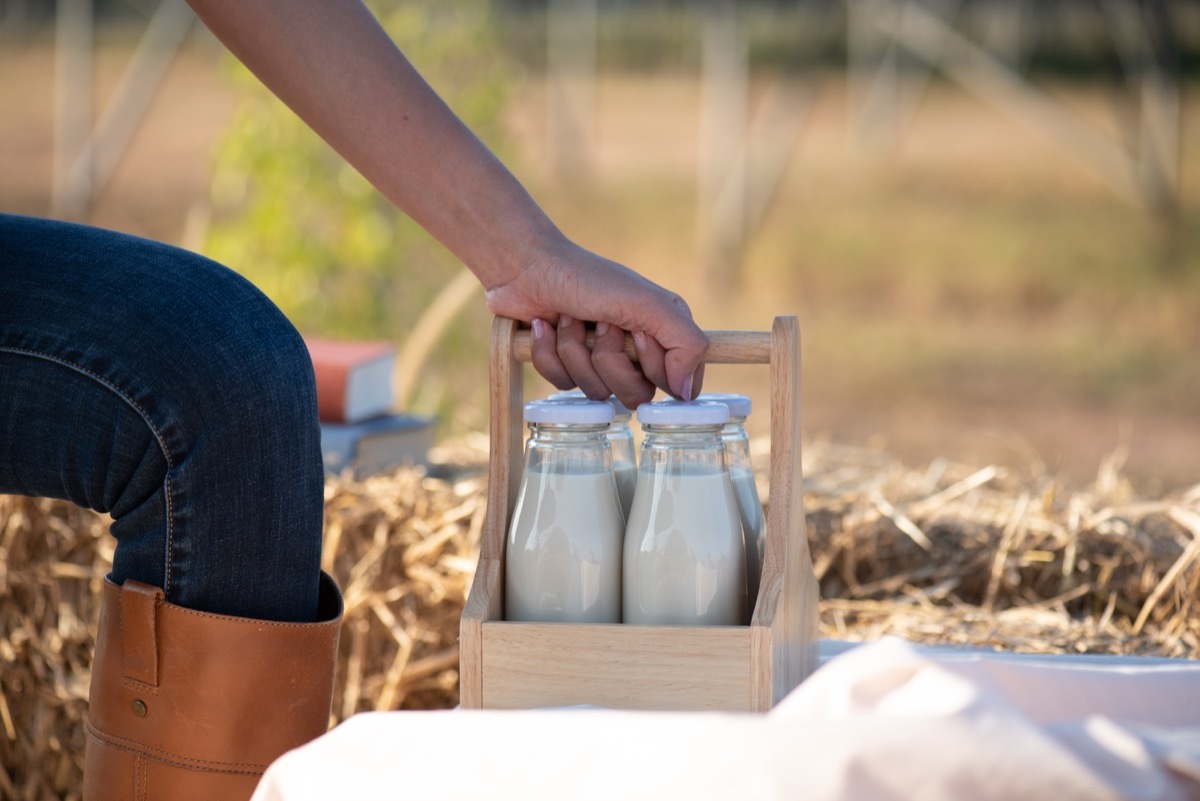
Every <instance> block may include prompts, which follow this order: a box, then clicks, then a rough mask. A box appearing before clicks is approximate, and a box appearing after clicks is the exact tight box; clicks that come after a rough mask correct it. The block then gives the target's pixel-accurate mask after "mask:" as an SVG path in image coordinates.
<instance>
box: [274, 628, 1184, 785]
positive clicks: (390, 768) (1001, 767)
mask: <svg viewBox="0 0 1200 801" xmlns="http://www.w3.org/2000/svg"><path fill="white" fill-rule="evenodd" d="M823 650H824V651H825V652H826V653H827V654H828V653H831V652H836V651H844V653H840V654H839V655H836V656H833V657H832V658H829V659H828V661H826V662H825V663H824V664H823V665H822V667H821V668H820V669H819V670H817V671H816V673H814V674H813V675H812V676H811V677H810V678H809V679H808V680H806V681H805V682H804V683H803V684H801V686H800V687H798V688H797V689H796V690H795V691H794V692H793V693H792V694H791V695H789V696H788V697H787V698H785V699H784V700H783V701H782V702H781V703H780V704H779V705H778V706H777V707H776V708H775V709H774V710H772V711H771V712H770V713H769V714H767V715H750V714H728V713H679V712H676V713H671V712H624V711H616V710H602V709H570V710H533V711H519V712H513V711H490V710H488V711H474V710H470V711H468V710H454V711H441V712H387V713H367V714H360V715H356V716H354V717H352V718H350V719H349V720H347V721H345V722H343V723H342V724H341V725H340V726H338V727H336V728H335V729H333V730H332V731H330V732H329V733H328V734H326V735H325V736H323V737H321V738H318V739H317V740H315V741H314V742H312V743H310V744H308V745H306V746H304V747H302V748H299V749H297V750H295V751H292V752H290V753H288V754H285V755H284V756H283V757H282V758H280V759H279V760H278V761H277V762H276V763H275V764H274V765H272V766H271V768H270V769H269V770H268V771H267V773H266V775H265V776H264V777H263V780H262V782H261V784H260V785H259V788H258V791H257V792H256V793H255V795H254V799H253V801H318V799H319V800H320V801H328V799H353V801H375V800H376V799H379V800H380V801H383V799H389V800H390V799H413V800H414V801H424V800H426V799H439V800H443V799H444V800H446V801H449V800H451V799H488V800H489V801H493V800H496V799H522V801H539V800H540V799H556V800H557V799H647V800H649V799H654V801H664V799H673V798H682V799H688V800H689V801H706V800H707V799H713V800H714V801H716V799H721V801H727V800H729V799H738V800H739V801H741V800H743V799H830V801H832V800H833V799H838V801H859V800H860V799H861V800H862V801H867V800H868V799H869V800H870V801H888V800H890V799H896V801H899V800H900V799H905V800H907V799H912V800H913V801H917V800H918V799H919V800H920V801H937V799H1019V801H1039V800H1040V799H1046V800H1047V801H1066V800H1067V799H1088V801H1101V800H1103V799H1139V800H1140V799H1164V800H1167V799H1169V800H1171V801H1174V800H1175V799H1180V801H1183V800H1184V799H1200V662H1195V661H1176V660H1156V659H1136V658H1072V657H1022V656H1013V655H996V654H990V653H982V652H977V651H970V652H963V651H956V650H952V649H939V648H918V647H914V646H912V645H909V644H906V643H903V642H900V641H897V640H883V641H880V642H877V643H870V644H865V645H860V646H858V647H853V648H848V647H846V646H842V645H839V644H837V643H823Z"/></svg>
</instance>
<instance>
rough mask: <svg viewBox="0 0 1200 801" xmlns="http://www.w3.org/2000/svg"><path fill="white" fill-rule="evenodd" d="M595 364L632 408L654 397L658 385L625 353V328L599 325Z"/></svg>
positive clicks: (626, 404) (593, 354)
mask: <svg viewBox="0 0 1200 801" xmlns="http://www.w3.org/2000/svg"><path fill="white" fill-rule="evenodd" d="M592 366H593V367H594V368H595V369H596V372H597V373H598V374H599V376H600V378H601V379H602V380H603V381H604V383H605V384H606V385H607V386H608V387H609V389H611V390H612V394H614V395H616V396H617V398H618V399H620V401H621V403H623V404H625V406H626V407H627V408H629V409H636V408H637V407H638V404H641V403H648V402H649V401H650V400H652V399H653V398H654V384H653V383H652V382H651V381H650V380H649V379H648V378H647V377H646V376H645V375H644V374H643V371H642V369H640V368H639V367H638V366H637V365H635V364H634V363H633V362H632V361H631V360H630V359H629V354H627V353H626V352H625V331H624V329H621V328H618V327H617V326H615V325H609V324H608V323H597V324H596V343H595V345H594V346H593V347H592Z"/></svg>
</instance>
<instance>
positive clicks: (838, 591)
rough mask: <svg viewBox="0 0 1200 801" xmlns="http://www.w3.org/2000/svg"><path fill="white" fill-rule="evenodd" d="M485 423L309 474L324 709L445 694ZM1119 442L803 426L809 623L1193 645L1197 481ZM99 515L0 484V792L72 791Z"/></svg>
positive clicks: (1049, 646)
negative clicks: (1052, 448) (423, 458)
mask: <svg viewBox="0 0 1200 801" xmlns="http://www.w3.org/2000/svg"><path fill="white" fill-rule="evenodd" d="M752 446H753V453H754V456H755V459H756V460H757V462H756V465H757V467H758V468H759V478H760V481H763V483H762V485H761V489H762V490H763V492H764V498H765V499H766V501H767V504H766V505H767V507H768V510H769V507H770V503H769V501H770V499H769V497H766V491H767V490H768V489H769V488H768V487H766V485H765V476H766V472H765V457H766V453H767V450H768V446H767V444H766V443H765V442H761V441H759V442H755V443H752ZM485 453H486V438H484V437H474V438H472V439H469V440H467V441H465V442H462V443H459V444H458V445H457V446H455V447H453V448H446V449H443V450H442V451H440V452H439V454H438V455H439V458H441V459H444V460H447V461H450V460H452V461H453V462H454V466H453V467H450V466H443V468H442V469H441V470H439V471H438V474H439V475H441V476H443V477H442V478H432V477H430V476H429V475H426V474H424V473H422V472H420V471H416V470H400V471H397V472H396V473H394V474H392V475H388V476H379V477H375V478H369V479H366V480H364V481H354V480H352V479H349V478H341V479H331V480H330V481H329V482H328V483H327V484H326V487H325V501H326V503H325V561H324V567H325V568H326V569H327V570H328V571H329V572H330V573H332V574H333V576H334V577H335V578H336V579H337V581H338V583H339V584H340V585H341V587H342V589H343V592H344V594H345V597H346V619H345V627H344V629H343V633H342V645H341V654H340V658H339V666H338V678H337V686H336V691H335V697H334V707H333V718H334V720H335V721H337V720H342V719H344V718H345V717H347V716H349V715H351V714H354V713H356V712H360V711H366V710H375V709H434V708H447V707H453V706H455V705H456V704H457V703H458V647H457V637H458V618H459V615H460V613H461V611H462V606H463V603H464V602H465V600H466V595H467V591H468V588H469V584H470V580H471V578H472V574H473V571H474V569H475V561H476V556H477V553H478V546H479V536H480V532H481V529H482V524H483V513H484V500H485V497H486V479H485V477H484V476H483V474H482V472H481V470H480V467H481V465H482V460H483V457H484V455H485ZM1118 466H1119V463H1118V461H1116V460H1114V461H1113V462H1112V463H1110V464H1107V465H1105V466H1102V469H1101V470H1100V472H1099V474H1098V477H1097V480H1096V482H1095V483H1094V484H1093V485H1092V486H1090V487H1086V488H1083V489H1080V490H1072V489H1070V488H1068V487H1065V486H1062V485H1060V484H1059V483H1058V482H1056V481H1055V480H1054V479H1053V477H1052V476H1047V475H1030V476H1018V475H1015V474H1013V473H1011V472H1005V471H1003V470H1001V469H999V468H997V467H983V468H978V467H968V466H964V465H957V464H952V463H948V462H942V461H939V462H935V463H933V464H931V465H928V466H927V467H925V468H924V469H922V470H912V469H908V468H906V467H905V466H904V465H902V464H900V463H899V462H897V461H896V460H894V459H892V458H890V457H889V456H888V455H887V454H883V453H879V452H875V451H867V450H862V449H852V448H845V447H839V446H835V445H830V444H827V443H810V444H809V445H808V446H807V448H806V452H805V456H804V470H805V476H806V480H805V489H806V498H805V500H806V511H807V516H808V532H809V537H810V540H811V543H812V555H813V561H814V567H815V569H816V571H817V574H818V576H819V578H820V581H821V591H822V597H823V598H824V599H825V600H824V601H823V602H822V605H821V634H822V636H826V637H837V638H839V639H860V640H869V639H875V638H878V637H880V636H883V635H886V634H892V635H898V636H901V637H904V638H906V639H909V640H912V641H914V642H924V643H955V644H964V645H968V644H969V645H974V646H984V647H995V648H1001V649H1004V650H1011V651H1028V652H1043V653H1059V652H1095V653H1115V654H1153V655H1162V656H1188V657H1192V658H1200V614H1198V613H1200V566H1198V564H1197V563H1198V562H1200V486H1197V487H1195V488H1193V489H1191V490H1190V491H1187V492H1181V493H1176V494H1174V495H1171V496H1167V497H1162V498H1155V499H1146V498H1140V497H1138V496H1137V494H1136V493H1135V492H1134V490H1133V488H1131V487H1130V486H1129V484H1128V483H1127V482H1126V481H1124V480H1123V478H1122V477H1121V475H1120V472H1119V470H1118V469H1117V467H1118ZM106 532H107V520H106V519H105V518H104V517H102V516H100V515H95V514H92V513H90V512H86V511H84V510H80V509H77V508H75V507H73V506H71V505H69V504H66V503H63V502H58V501H50V500H45V499H29V498H15V497H5V496H0V798H4V799H9V798H12V799H28V801H51V799H77V798H79V786H80V780H81V775H82V762H83V726H82V723H83V719H84V715H85V712H86V695H87V684H88V671H89V669H90V662H91V653H92V647H93V644H94V641H95V633H96V626H95V621H96V618H97V616H98V611H99V610H98V599H99V590H100V584H101V578H102V576H103V575H104V574H105V573H106V572H107V570H108V568H109V566H110V564H111V558H112V540H111V538H109V537H107V536H106Z"/></svg>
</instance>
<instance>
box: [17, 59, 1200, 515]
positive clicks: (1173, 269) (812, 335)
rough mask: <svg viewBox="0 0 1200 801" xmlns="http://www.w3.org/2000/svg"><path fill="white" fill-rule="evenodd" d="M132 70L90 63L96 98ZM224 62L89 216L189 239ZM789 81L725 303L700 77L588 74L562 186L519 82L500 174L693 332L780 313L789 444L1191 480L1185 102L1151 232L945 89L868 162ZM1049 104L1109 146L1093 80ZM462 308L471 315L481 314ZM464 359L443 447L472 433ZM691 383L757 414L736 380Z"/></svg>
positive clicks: (1138, 213) (477, 422)
mask: <svg viewBox="0 0 1200 801" xmlns="http://www.w3.org/2000/svg"><path fill="white" fill-rule="evenodd" d="M127 52H128V46H127V44H124V43H121V42H112V43H108V44H107V45H106V46H105V47H104V49H103V50H102V53H101V58H100V61H99V73H98V88H97V93H98V96H97V100H98V102H101V103H102V102H103V99H104V97H105V94H106V92H108V91H110V90H111V87H112V84H113V83H114V81H115V80H116V76H117V74H118V72H119V69H120V67H121V65H122V64H123V60H124V58H126V57H127ZM222 63H223V61H222V56H221V51H220V48H219V47H218V46H216V45H215V44H214V43H213V42H212V41H211V40H209V39H208V38H207V37H204V36H196V37H194V40H193V41H192V42H191V43H190V45H189V46H188V49H187V51H186V52H185V53H184V55H183V56H182V57H181V58H180V59H179V60H178V61H177V62H176V63H175V65H174V66H173V67H172V70H171V72H170V74H169V76H168V80H167V84H166V86H165V87H164V89H163V91H162V92H160V94H159V96H158V97H157V99H156V100H155V103H154V105H153V107H152V109H151V112H150V115H149V118H148V119H147V121H146V124H145V125H144V126H143V128H142V130H141V131H139V133H138V134H137V137H136V139H135V142H134V146H133V148H132V149H131V152H130V153H129V154H128V156H127V158H126V160H125V161H124V163H123V164H122V165H121V167H120V169H119V170H118V173H117V175H116V177H115V179H114V181H113V183H112V184H111V185H110V186H109V187H108V188H107V190H106V191H105V192H104V194H103V195H102V196H101V198H100V199H99V202H98V203H97V204H96V206H95V208H94V210H93V211H92V212H91V213H90V215H89V217H88V221H89V222H93V223H96V224H99V225H104V226H109V227H113V228H117V229H120V230H125V231H129V232H131V233H135V234H141V235H145V236H150V237H153V238H157V239H162V240H165V241H169V242H175V243H183V244H185V245H191V246H195V243H196V239H195V231H194V229H189V220H190V221H191V222H193V223H194V222H195V221H196V220H197V219H203V216H204V215H203V214H202V213H198V212H203V210H204V209H205V208H206V207H207V205H208V203H209V185H210V181H211V169H210V161H209V159H210V155H209V154H210V153H211V148H212V147H213V144H214V142H215V141H217V138H218V137H219V136H220V135H221V133H222V131H223V129H224V126H225V125H226V123H227V121H228V120H229V119H230V117H231V115H232V113H233V112H234V109H235V108H236V107H237V105H238V103H239V97H240V92H241V90H239V89H235V88H234V86H233V84H232V82H231V81H230V80H229V79H228V76H227V75H226V73H225V72H224V71H223V69H222V68H221V64H222ZM52 69H53V61H52V56H51V53H50V51H49V49H48V46H47V45H46V44H45V43H44V42H43V43H36V42H35V43H29V42H25V43H5V46H4V48H3V49H2V50H0V74H2V75H4V76H5V80H4V81H2V82H0V209H3V210H5V211H13V212H21V213H31V214H46V213H48V209H49V205H48V196H49V186H50V153H51V149H50V148H51V120H52ZM430 78H431V81H432V82H433V83H434V84H435V86H436V85H437V83H438V79H437V76H436V75H431V76H430ZM788 81H789V82H790V83H789V88H788V91H794V92H797V93H800V94H801V96H803V97H805V98H807V102H808V104H809V105H808V113H807V114H806V116H805V122H804V128H803V130H802V132H801V134H800V136H799V139H798V146H797V149H796V151H795V153H794V154H793V157H792V158H791V160H790V162H789V164H788V167H787V174H786V176H785V179H784V180H783V181H782V183H781V185H780V188H779V191H778V193H777V195H776V196H775V198H774V202H773V204H772V206H771V208H770V211H769V213H768V214H767V216H766V218H765V219H764V220H763V222H762V224H761V226H760V227H759V228H758V229H757V230H756V231H755V232H754V235H753V237H752V239H751V241H750V244H749V247H748V250H747V252H746V255H745V259H744V263H743V264H742V267H741V269H740V271H739V273H738V276H737V285H736V288H735V291H731V292H726V291H721V292H715V291H712V287H711V285H709V284H707V283H706V280H705V278H704V276H703V275H702V273H701V272H700V271H699V269H698V268H697V264H698V263H699V261H700V260H699V259H698V258H697V253H696V251H695V241H696V235H695V219H696V214H695V207H696V200H695V187H696V166H695V159H696V152H697V144H696V142H697V117H698V102H699V85H698V81H697V76H696V75H695V74H693V73H691V72H688V71H685V70H676V69H672V70H662V71H658V70H656V71H651V72H647V73H638V74H630V73H602V74H601V76H600V79H599V83H598V87H597V95H596V107H595V128H594V130H593V131H592V132H591V142H590V146H589V148H588V150H587V151H586V160H584V161H581V162H580V167H581V169H580V171H579V173H578V174H577V175H576V176H575V178H574V179H573V180H571V181H569V182H565V181H561V180H558V179H557V178H556V177H555V176H554V175H553V174H552V172H551V171H550V169H549V165H548V163H547V160H546V158H545V153H546V151H547V146H546V142H545V125H544V122H545V118H546V112H545V97H546V90H545V82H544V81H543V80H542V79H541V78H540V76H539V75H537V74H535V73H533V72H526V73H524V74H522V76H521V79H520V81H519V83H518V84H517V85H515V86H514V87H513V91H512V96H511V100H510V102H509V105H508V108H507V111H506V114H505V123H506V130H507V131H508V133H509V134H510V136H511V140H512V144H511V147H509V150H510V151H511V152H513V153H514V154H515V155H514V157H513V158H512V159H511V160H510V163H511V166H512V167H513V169H514V171H515V172H516V173H517V174H518V175H519V176H520V177H521V178H522V179H523V180H525V181H526V182H527V183H528V185H529V186H530V188H531V189H532V190H533V192H534V194H535V196H537V197H538V198H539V200H540V201H541V202H542V203H543V205H544V206H545V207H546V208H547V210H548V211H549V212H550V214H551V216H552V217H554V218H555V219H556V220H557V221H558V222H559V223H560V225H561V226H562V227H563V228H564V229H565V230H566V231H567V232H568V233H569V234H571V235H572V236H574V237H576V238H577V239H578V240H579V241H580V242H581V243H583V244H585V245H588V246H591V247H593V248H596V249H598V250H600V251H602V252H604V253H605V254H606V255H609V256H611V257H613V258H616V259H618V260H621V261H624V262H626V263H628V264H630V265H631V266H634V267H635V268H637V269H639V270H640V271H642V272H644V273H645V274H647V275H648V276H649V277H651V278H653V279H654V280H656V281H659V282H660V283H663V284H666V285H668V286H670V287H672V288H674V289H677V290H679V291H680V292H682V293H683V294H684V295H685V296H686V297H687V298H688V299H689V301H690V302H691V303H692V305H693V308H694V310H695V311H696V315H697V317H698V319H699V320H700V322H701V324H702V325H704V326H706V327H710V328H738V327H748V328H751V327H752V328H757V327H766V326H768V325H769V323H770V317H771V316H772V315H774V314H780V313H795V314H799V315H800V316H801V318H802V326H803V332H804V337H805V372H804V381H805V387H804V403H805V410H804V415H805V430H806V432H807V433H808V435H809V437H810V438H814V439H829V440H832V441H835V442H845V443H848V444H856V445H858V444H866V445H871V446H876V447H880V448H884V449H886V450H888V451H890V452H892V453H894V454H896V455H897V456H898V457H900V458H901V459H904V460H905V461H906V462H909V463H922V462H925V461H928V460H930V459H932V458H935V457H938V456H945V457H948V458H951V459H956V460H962V461H966V462H971V463H978V462H987V463H996V464H1001V465H1007V466H1011V467H1015V468H1017V469H1019V470H1022V471H1026V472H1028V473H1030V474H1039V473H1043V472H1048V473H1052V474H1056V475H1059V476H1061V477H1062V478H1064V479H1066V480H1070V481H1075V482H1087V481H1090V480H1091V479H1092V478H1093V477H1094V476H1095V472H1096V470H1097V466H1098V465H1099V464H1100V462H1101V460H1102V459H1103V458H1104V457H1105V456H1107V455H1109V454H1112V453H1114V452H1116V453H1117V454H1118V457H1119V458H1124V459H1125V460H1126V470H1127V472H1128V474H1129V475H1130V476H1131V477H1132V479H1133V480H1134V481H1135V482H1137V483H1138V484H1139V485H1140V486H1141V487H1143V488H1145V489H1146V490H1147V491H1151V492H1155V491H1158V490H1160V489H1165V488H1171V487H1178V486H1183V485H1188V484H1191V483H1195V482H1196V481H1197V480H1200V358H1198V357H1197V353H1198V352H1200V351H1198V348H1200V317H1198V316H1197V315H1196V313H1195V310H1196V309H1197V308H1200V188H1198V187H1200V157H1197V155H1196V154H1197V152H1198V151H1200V148H1198V147H1197V145H1200V134H1198V133H1197V132H1198V131H1200V88H1198V87H1196V86H1189V87H1187V89H1186V95H1185V102H1184V112H1185V121H1184V126H1183V131H1184V142H1183V156H1184V161H1183V198H1182V204H1181V212H1180V216H1179V219H1178V222H1177V223H1176V224H1175V225H1174V226H1167V225H1165V224H1163V223H1160V222H1158V221H1156V220H1155V219H1153V218H1152V217H1151V215H1149V214H1148V213H1146V212H1145V211H1143V210H1142V209H1139V208H1136V207H1134V206H1132V205H1130V204H1129V203H1127V202H1125V201H1124V200H1122V199H1120V198H1118V197H1117V196H1115V195H1114V194H1112V193H1111V192H1110V191H1109V190H1108V189H1107V187H1106V186H1105V185H1104V184H1102V183H1101V182H1100V180H1099V179H1098V178H1097V177H1096V176H1094V175H1093V174H1092V173H1090V172H1089V171H1088V170H1086V169H1084V168H1082V167H1080V166H1078V165H1077V164H1076V163H1075V162H1074V161H1073V160H1072V159H1071V158H1070V157H1069V155H1068V154H1066V153H1064V151H1062V150H1061V149H1059V148H1058V147H1056V146H1055V145H1053V144H1051V143H1049V141H1048V140H1047V139H1045V138H1044V137H1042V136H1040V135H1039V134H1038V133H1036V132H1032V131H1030V130H1028V129H1027V128H1025V127H1023V126H1021V125H1020V124H1018V123H1016V122H1014V121H1013V120H1012V119H1011V118H1009V117H1007V116H1005V115H1004V114H1003V113H1001V112H1000V111H998V110H997V109H995V108H993V107H990V106H987V105H985V104H984V103H982V102H981V101H979V100H978V99H975V98H973V97H970V96H967V95H965V94H964V93H962V92H961V91H960V90H958V89H956V88H954V87H953V86H950V85H946V84H943V83H937V82H935V83H934V84H933V86H932V87H931V89H930V91H929V92H928V93H927V94H926V96H925V98H924V100H923V101H922V104H921V106H920V108H919V109H918V111H917V113H916V115H915V116H914V117H913V118H912V121H911V125H910V127H909V128H908V129H907V130H906V131H904V133H903V136H902V137H901V138H899V139H898V140H897V143H896V145H895V146H894V147H887V148H882V149H879V148H869V147H863V146H861V145H860V144H859V143H858V141H857V139H856V137H855V135H854V130H853V128H852V126H851V125H850V124H849V123H848V121H847V107H848V104H847V95H846V84H845V81H844V79H843V77H842V76H841V75H840V74H829V73H824V72H813V73H811V74H802V75H800V76H792V77H790V78H788ZM761 89H762V87H761V86H757V87H756V90H761ZM1051 89H1052V91H1053V92H1054V93H1055V94H1056V96H1058V97H1060V98H1061V99H1062V102H1063V103H1064V104H1066V105H1067V106H1069V107H1070V108H1072V109H1073V110H1075V111H1077V112H1078V113H1080V114H1081V115H1083V116H1084V117H1085V118H1087V119H1088V120H1089V121H1090V122H1091V123H1092V124H1094V125H1096V126H1097V127H1099V128H1101V129H1105V130H1108V131H1110V132H1112V133H1113V134H1114V135H1116V132H1117V128H1116V123H1115V118H1114V116H1113V115H1112V114H1111V109H1110V104H1109V103H1108V98H1107V96H1108V94H1109V93H1110V92H1109V90H1108V89H1107V88H1105V87H1102V86H1095V85H1089V84H1086V83H1084V84H1062V85H1058V86H1054V87H1051ZM757 96H758V92H757V91H756V94H755V97H757ZM402 260H403V254H397V261H398V262H400V261H402ZM235 266H236V265H235ZM465 314H466V315H468V316H471V317H475V318H478V317H480V316H482V315H486V310H485V308H484V306H483V303H482V300H481V299H480V300H479V301H477V302H474V303H473V304H472V305H470V306H469V307H468V309H467V311H466V312H465ZM483 362H484V356H483V353H482V352H481V353H480V354H479V372H478V374H477V375H475V376H466V377H465V380H466V381H467V382H468V384H470V385H472V386H478V387H479V394H478V396H476V397H470V396H469V395H468V397H466V398H465V400H464V403H463V410H462V411H461V412H460V413H456V415H455V426H456V427H457V428H458V429H462V428H480V427H482V425H483V423H484V421H485V420H486V409H485V408H483V404H484V403H485V398H484V396H483V392H482V382H483V380H484V372H483ZM728 369H729V370H734V371H736V369H737V368H728ZM708 386H709V387H710V388H712V389H731V388H734V387H735V386H737V387H741V386H745V387H746V388H748V389H749V391H750V392H751V394H753V395H755V396H756V399H758V400H760V401H765V394H764V392H765V387H762V386H758V385H755V384H753V383H752V382H751V383H747V381H746V378H745V377H742V376H739V375H738V374H737V373H736V372H733V373H728V372H726V373H720V372H718V371H716V370H714V371H713V372H712V373H711V374H710V377H709V380H708ZM764 417H765V416H764ZM765 422H766V421H765V419H762V420H761V421H760V427H759V429H758V431H757V432H756V433H761V432H762V431H763V430H765Z"/></svg>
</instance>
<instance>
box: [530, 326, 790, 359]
mask: <svg viewBox="0 0 1200 801" xmlns="http://www.w3.org/2000/svg"><path fill="white" fill-rule="evenodd" d="M704 333H705V334H707V335H708V351H707V352H706V353H705V354H704V361H705V363H707V364H769V363H770V361H771V332H770V331H705V332H704ZM531 342H532V337H531V334H530V331H529V329H524V328H523V329H521V330H519V331H517V332H516V334H515V335H514V336H513V342H512V355H513V358H514V359H516V360H517V361H518V362H523V363H524V362H529V361H530V360H531V356H530V343H531ZM584 342H585V343H586V344H587V346H588V349H589V350H590V349H591V348H592V346H593V345H595V344H596V332H595V331H591V330H589V331H588V332H587V335H586V338H585V339H584ZM625 353H626V354H627V355H628V356H629V358H630V359H632V360H633V361H635V362H636V361H637V360H638V354H637V349H636V348H634V346H633V337H632V336H630V335H629V334H626V335H625Z"/></svg>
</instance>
